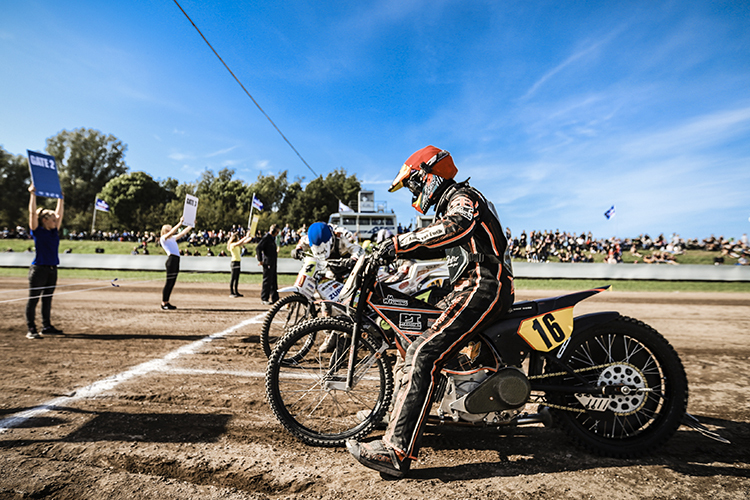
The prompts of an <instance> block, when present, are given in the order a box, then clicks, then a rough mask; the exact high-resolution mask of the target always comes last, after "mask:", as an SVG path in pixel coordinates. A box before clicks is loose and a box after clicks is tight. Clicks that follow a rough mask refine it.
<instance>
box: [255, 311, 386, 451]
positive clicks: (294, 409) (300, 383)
mask: <svg viewBox="0 0 750 500" xmlns="http://www.w3.org/2000/svg"><path fill="white" fill-rule="evenodd" d="M352 329H353V325H352V324H351V323H350V322H347V321H343V320H338V319H333V318H317V319H312V320H309V321H306V322H304V323H301V324H300V325H298V326H297V327H295V328H293V329H292V330H290V331H289V333H288V334H287V335H286V336H284V338H282V339H281V340H280V341H279V342H277V345H276V347H275V348H274V350H273V353H272V354H271V357H270V359H269V360H268V368H267V370H266V395H267V397H268V402H269V404H270V405H271V409H272V410H273V412H274V414H275V415H276V417H277V418H278V419H279V421H280V422H281V424H282V425H283V426H284V427H285V428H286V429H287V430H288V431H289V432H291V433H292V434H293V435H294V436H296V437H297V438H299V439H301V440H302V441H304V442H305V443H308V444H311V445H314V446H342V445H343V444H344V443H345V442H346V440H347V439H358V438H361V437H363V436H366V435H367V434H369V433H370V432H371V431H372V429H373V428H374V427H375V425H376V424H378V423H379V422H380V421H381V420H382V418H383V416H384V415H385V413H386V411H387V410H388V406H389V404H390V400H391V396H392V394H393V373H392V369H391V365H390V361H389V360H388V357H387V356H383V355H381V354H382V353H380V352H378V348H376V346H375V345H374V344H373V342H372V341H371V340H370V339H369V338H367V339H365V338H363V339H360V342H359V345H358V348H357V356H356V359H355V372H354V382H353V384H352V385H353V387H351V388H350V389H347V388H346V374H347V365H348V362H349V352H350V347H351V334H352ZM310 338H312V339H315V341H314V343H313V345H312V346H311V349H310V350H309V353H308V355H307V356H304V357H303V358H301V359H296V360H295V361H294V362H289V359H290V355H289V353H290V352H297V351H298V350H299V345H300V344H305V343H307V342H309V340H308V339H310Z"/></svg>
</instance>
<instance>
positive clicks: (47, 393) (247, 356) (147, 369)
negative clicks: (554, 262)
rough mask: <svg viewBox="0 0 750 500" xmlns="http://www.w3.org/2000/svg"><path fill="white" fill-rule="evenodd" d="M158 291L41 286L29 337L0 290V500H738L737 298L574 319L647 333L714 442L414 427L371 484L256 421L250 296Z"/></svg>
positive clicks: (746, 485)
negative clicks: (684, 385) (40, 321)
mask: <svg viewBox="0 0 750 500" xmlns="http://www.w3.org/2000/svg"><path fill="white" fill-rule="evenodd" d="M73 283H74V282H72V281H61V282H60V283H59V284H58V285H70V284H73ZM161 285H162V283H161V282H148V283H122V284H121V286H120V287H119V288H115V287H111V286H110V285H109V284H108V283H107V282H103V283H101V282H100V283H98V284H92V283H89V284H85V285H81V286H59V288H58V291H57V294H56V296H55V298H54V302H53V322H54V323H55V325H56V326H58V327H59V328H62V329H63V330H64V331H65V332H66V334H65V335H63V336H57V337H47V338H45V339H43V340H37V341H32V340H27V339H26V338H25V326H24V319H23V317H24V307H25V301H24V300H18V301H15V302H3V301H9V300H12V299H23V297H25V295H26V291H25V289H26V287H27V284H26V281H25V280H23V279H14V278H0V292H1V293H0V317H2V321H1V324H0V361H1V362H0V419H2V420H1V421H0V428H2V427H6V428H5V429H4V430H0V471H1V472H2V473H1V474H0V499H5V498H60V499H65V498H71V499H79V498H96V499H99V498H101V499H115V498H128V499H139V498H144V499H145V498H149V499H152V498H180V499H185V498H209V499H213V498H222V499H235V498H236V499H279V498H327V499H350V498H355V497H356V498H358V499H367V498H378V499H380V498H388V499H394V498H415V499H433V498H460V499H472V498H514V499H526V498H550V499H564V498H571V499H576V500H577V499H579V498H618V499H631V498H632V499H644V498H748V497H750V426H749V425H748V423H750V404H749V401H748V399H749V398H748V396H749V395H750V390H749V389H748V386H750V363H749V361H750V334H749V333H748V332H750V297H749V296H748V295H747V294H706V295H703V294H692V293H691V294H687V293H668V294H662V293H618V292H608V293H604V294H599V295H598V296H596V297H594V298H591V299H588V300H586V301H584V302H583V303H581V304H579V305H578V306H577V307H576V313H577V314H583V313H586V312H594V311H602V310H616V311H619V312H621V313H622V314H625V315H628V316H632V317H635V318H638V319H640V320H642V321H645V322H646V323H648V324H650V325H651V326H653V327H654V328H656V329H657V330H659V331H660V332H662V333H663V334H664V335H665V336H666V337H667V339H669V341H670V342H671V343H672V344H673V345H674V347H675V348H676V349H677V351H678V353H679V354H680V356H681V357H682V359H683V362H684V364H685V367H686V370H687V374H688V379H689V382H690V403H689V408H688V409H689V411H690V412H691V413H692V414H694V415H696V416H698V417H699V418H700V420H701V421H702V422H704V423H705V424H706V425H708V426H709V427H711V428H712V429H716V430H718V432H719V433H720V434H721V435H723V436H724V437H726V438H728V439H729V440H731V441H732V444H731V445H725V444H721V443H718V442H715V441H712V440H709V439H707V438H705V437H702V436H701V435H700V434H698V433H696V432H694V431H691V430H689V429H688V428H686V427H681V428H680V430H679V431H678V433H677V435H676V436H675V437H674V438H673V439H672V440H670V441H669V442H668V443H667V445H666V446H665V447H663V448H661V449H660V450H658V451H657V452H656V453H655V454H653V455H651V456H649V457H646V458H643V459H639V460H615V459H602V458H599V457H595V456H591V455H587V454H585V453H583V452H581V451H580V450H578V449H576V448H574V447H573V446H571V444H570V443H569V442H568V441H567V440H566V438H565V436H564V435H563V434H562V433H560V432H559V431H556V430H551V429H546V428H544V427H541V426H539V427H525V428H520V429H516V430H515V432H513V433H505V434H500V433H498V432H496V431H490V430H485V431H476V430H474V431H471V432H466V431H463V432H460V431H455V430H449V429H445V428H441V429H429V430H428V432H427V433H426V434H425V438H424V441H423V443H424V446H423V448H422V452H421V455H420V459H419V461H418V462H416V463H415V464H414V465H413V470H412V473H411V477H410V478H408V479H405V480H401V481H384V480H382V479H381V478H380V476H379V475H378V474H377V473H374V472H372V471H369V470H368V469H365V468H363V467H361V466H360V465H359V464H357V463H355V462H354V461H353V459H352V458H351V457H350V456H349V455H348V454H347V453H346V451H345V450H342V449H324V448H312V447H308V446H306V445H304V444H301V443H299V442H297V441H296V440H294V439H293V438H291V437H290V436H289V435H288V434H287V433H286V432H285V431H284V430H283V429H282V427H281V426H280V424H278V422H277V421H276V420H275V419H274V417H273V415H272V414H271V412H270V410H269V409H268V406H267V404H266V402H265V396H264V389H263V378H262V374H263V372H264V370H265V361H266V359H265V357H264V356H263V352H262V349H261V348H260V346H259V344H258V331H259V328H260V322H261V321H262V316H261V315H262V314H263V313H264V312H265V310H266V308H267V306H264V305H262V304H261V303H260V299H259V289H258V287H253V286H249V285H248V286H244V287H243V286H242V284H240V287H241V289H242V290H243V292H244V293H245V297H244V298H239V299H231V298H229V297H228V286H226V285H206V284H183V283H180V282H178V284H177V286H176V288H175V291H174V293H173V296H172V299H173V300H172V301H173V303H174V304H175V305H177V306H178V308H179V309H177V310H176V311H161V310H160V309H159V307H158V304H159V300H160V290H161ZM96 287H102V288H101V289H97V290H88V291H80V292H76V293H69V294H64V293H62V292H69V291H75V290H80V289H87V288H96ZM560 293H563V292H560ZM557 294H558V293H557V292H549V291H543V292H533V291H524V292H520V293H519V296H518V299H519V300H521V299H528V298H534V297H542V296H553V295H557ZM243 322H244V323H243ZM238 325H241V326H238Z"/></svg>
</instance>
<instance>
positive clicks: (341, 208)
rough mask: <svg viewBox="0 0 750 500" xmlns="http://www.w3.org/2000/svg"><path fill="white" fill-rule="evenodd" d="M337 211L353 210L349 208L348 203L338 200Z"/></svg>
mask: <svg viewBox="0 0 750 500" xmlns="http://www.w3.org/2000/svg"><path fill="white" fill-rule="evenodd" d="M339 212H354V210H352V209H351V208H349V206H348V205H345V204H343V203H341V200H339Z"/></svg>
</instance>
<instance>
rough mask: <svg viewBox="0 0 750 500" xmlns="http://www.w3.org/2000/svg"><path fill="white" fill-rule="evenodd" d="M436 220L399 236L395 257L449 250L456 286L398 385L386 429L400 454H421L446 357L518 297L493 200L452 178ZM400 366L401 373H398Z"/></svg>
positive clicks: (410, 354)
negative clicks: (451, 183)
mask: <svg viewBox="0 0 750 500" xmlns="http://www.w3.org/2000/svg"><path fill="white" fill-rule="evenodd" d="M435 212H436V218H435V222H433V223H432V224H431V225H429V226H427V227H425V228H421V229H418V230H416V231H414V232H410V233H406V234H402V235H399V236H397V237H395V238H394V242H395V250H396V256H397V257H398V258H435V257H437V256H440V255H441V254H445V255H446V256H447V259H448V270H449V272H450V276H451V283H452V284H453V286H454V289H453V291H452V292H451V293H450V294H449V295H448V296H447V297H446V298H445V299H443V301H442V303H441V304H439V305H440V306H444V308H443V309H444V312H443V314H442V315H441V316H440V317H439V318H438V319H437V320H436V321H435V323H434V324H433V325H432V326H431V327H430V328H429V329H428V330H427V331H425V332H424V333H423V334H422V335H421V336H419V337H418V338H417V339H416V340H415V341H414V342H413V343H412V344H411V345H410V346H409V348H408V349H407V351H406V356H405V361H404V368H403V376H402V380H401V387H400V389H399V392H398V394H397V395H396V400H395V402H394V406H393V410H392V413H391V415H390V419H389V425H388V429H387V431H386V434H385V436H384V438H383V439H384V441H385V442H386V444H388V445H390V446H391V447H393V448H394V449H395V450H396V452H397V453H398V454H399V455H401V457H402V458H407V457H408V458H411V459H416V458H417V455H418V451H419V448H418V443H419V440H420V437H421V434H422V431H423V427H424V423H425V420H426V418H427V416H428V415H429V413H430V407H431V406H432V402H433V400H432V399H433V394H434V392H435V390H436V383H437V377H438V375H439V374H440V370H441V368H442V365H443V364H444V363H445V361H447V360H448V359H450V358H451V357H452V356H453V355H455V354H456V353H458V351H460V350H461V349H462V348H463V347H464V346H465V345H466V344H467V343H468V342H469V341H470V340H471V338H472V337H473V336H474V335H475V334H477V333H478V332H480V331H481V330H482V329H484V328H485V327H486V326H488V325H489V324H490V323H491V322H493V321H494V320H496V319H497V318H498V317H500V316H502V315H503V314H505V313H506V312H507V311H508V310H509V309H510V307H511V305H512V304H513V299H514V290H513V271H512V267H511V263H510V253H509V249H508V241H507V239H506V237H505V232H504V231H503V228H502V227H501V225H500V221H499V220H498V218H497V215H496V213H495V211H494V207H492V205H491V204H490V203H488V202H487V200H486V199H485V198H484V196H482V194H481V193H479V192H478V191H477V190H475V189H474V188H471V187H469V186H468V185H467V184H466V183H461V184H453V185H451V186H449V187H448V188H447V189H446V191H445V193H443V195H442V196H441V198H440V201H438V203H437V205H436V207H435ZM399 375H400V374H397V376H399Z"/></svg>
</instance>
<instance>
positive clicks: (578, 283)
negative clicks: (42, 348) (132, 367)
mask: <svg viewBox="0 0 750 500" xmlns="http://www.w3.org/2000/svg"><path fill="white" fill-rule="evenodd" d="M27 274H28V269H26V268H0V278H2V277H25V276H26V275H27ZM58 278H59V279H76V280H105V281H112V280H114V279H115V278H117V280H118V281H119V282H124V283H127V282H128V281H131V282H133V281H161V280H163V279H164V272H162V271H158V272H157V271H109V270H97V269H60V270H59V272H58ZM295 279H296V276H295V275H292V274H280V275H279V279H278V281H279V286H280V287H284V286H289V285H291V284H293V283H294V281H295ZM261 280H262V276H261V275H260V274H244V273H243V274H242V277H241V278H240V284H256V285H259V284H260V282H261ZM178 281H180V282H183V283H229V273H228V272H227V273H190V272H181V273H180V275H179V277H178ZM605 285H612V290H616V291H619V292H741V293H750V283H743V282H705V281H644V280H571V279H560V280H554V279H517V280H516V288H517V289H519V290H587V289H590V288H595V287H599V286H605Z"/></svg>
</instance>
